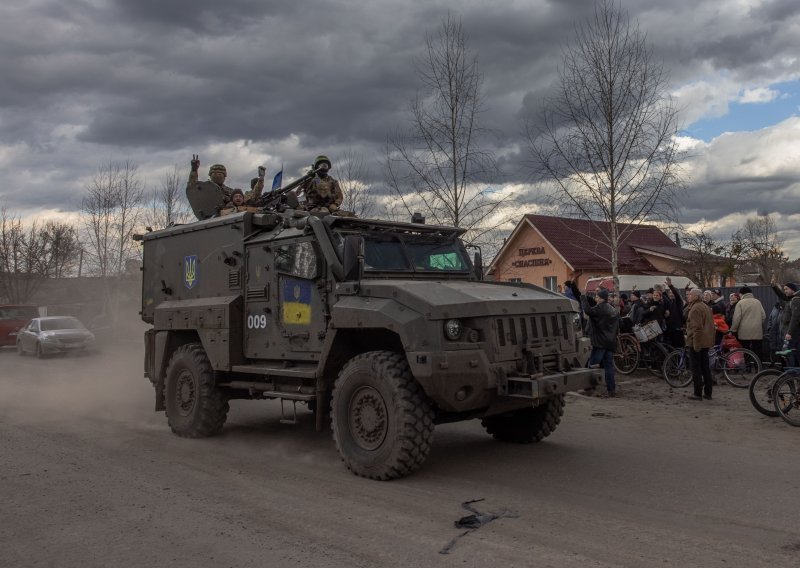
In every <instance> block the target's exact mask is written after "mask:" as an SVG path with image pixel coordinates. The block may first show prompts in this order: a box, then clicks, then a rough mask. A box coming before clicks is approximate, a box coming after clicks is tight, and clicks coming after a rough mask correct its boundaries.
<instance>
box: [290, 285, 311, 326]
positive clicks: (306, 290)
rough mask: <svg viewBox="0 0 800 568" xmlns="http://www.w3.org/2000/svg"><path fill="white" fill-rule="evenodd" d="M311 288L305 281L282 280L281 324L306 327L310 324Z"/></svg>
mask: <svg viewBox="0 0 800 568" xmlns="http://www.w3.org/2000/svg"><path fill="white" fill-rule="evenodd" d="M311 286H312V283H311V282H308V281H306V280H297V279H295V278H284V280H283V323H286V324H295V325H308V324H310V323H311Z"/></svg>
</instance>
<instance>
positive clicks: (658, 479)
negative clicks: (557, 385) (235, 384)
mask: <svg viewBox="0 0 800 568" xmlns="http://www.w3.org/2000/svg"><path fill="white" fill-rule="evenodd" d="M141 361H142V352H141V348H140V347H138V346H137V345H135V344H131V346H130V347H129V348H127V349H124V350H123V349H116V350H109V351H107V352H106V353H104V354H102V355H100V356H96V357H80V358H72V357H70V358H54V359H47V360H42V361H40V360H36V359H33V358H30V357H24V358H22V357H19V356H18V355H16V354H15V353H13V352H10V351H3V352H2V353H0V455H2V462H0V463H1V464H2V465H0V564H1V565H2V566H4V567H17V566H24V567H28V566H37V567H38V566H54V567H59V568H61V567H73V566H74V567H94V566H98V567H100V566H102V567H109V566H114V567H124V566H171V567H184V566H186V567H192V568H198V567H203V566H215V567H216V566H233V567H244V566H259V567H264V566H275V567H282V566H300V567H304V566H343V567H344V566H347V567H353V566H364V567H375V566H402V567H403V568H408V567H410V566H532V567H533V566H535V567H539V566H558V567H560V566H581V567H586V566H704V567H712V566H726V567H731V566H747V567H756V566H776V565H782V566H792V565H797V562H798V558H800V526H798V521H797V519H798V518H799V516H798V512H799V511H800V429H797V428H791V427H790V426H788V425H786V424H784V423H783V422H780V419H767V418H764V417H761V415H758V414H756V413H755V411H753V410H752V409H751V408H750V406H749V402H748V401H747V395H746V392H745V391H741V390H735V389H732V388H729V387H728V388H726V387H719V388H718V389H717V396H715V400H714V401H712V402H705V401H704V402H692V401H688V400H686V399H685V397H684V394H685V393H679V392H670V394H669V396H662V394H659V393H661V392H662V391H666V390H667V387H666V385H665V383H663V382H660V381H656V380H654V379H644V380H639V381H634V382H633V383H629V384H628V386H626V384H625V383H623V385H622V386H621V387H620V392H621V393H622V395H623V396H622V397H621V398H619V399H615V400H612V399H609V400H601V399H590V398H585V397H580V396H571V397H570V399H569V402H568V405H567V409H566V413H565V416H564V419H563V421H562V423H561V425H560V426H559V428H558V429H557V430H556V432H555V433H554V434H553V435H552V436H550V437H549V438H548V439H547V440H545V441H544V442H543V443H541V444H537V445H529V446H515V445H509V444H502V443H498V442H495V441H493V440H492V439H491V438H490V437H489V436H487V435H486V434H485V433H484V431H483V429H482V428H481V426H480V423H479V422H477V421H472V422H467V423H459V424H449V425H444V426H440V427H438V428H437V430H436V434H435V442H434V448H433V452H432V454H431V457H430V458H429V460H428V461H427V462H426V464H425V465H424V466H423V468H422V469H421V470H420V471H419V472H417V473H416V474H414V475H412V476H411V477H408V478H406V479H402V480H398V481H393V482H388V483H387V482H376V481H370V480H366V479H362V478H358V477H355V476H353V475H352V474H350V473H349V472H348V471H347V470H346V469H345V467H344V466H343V465H342V463H341V462H340V460H339V457H338V455H337V453H336V450H335V447H334V444H333V442H332V440H331V437H330V433H328V432H325V433H316V432H314V423H313V415H312V414H311V413H309V412H308V411H307V410H305V409H302V410H300V412H299V417H300V423H299V424H297V425H287V424H281V423H280V421H279V418H280V415H279V409H280V407H279V404H278V403H277V402H272V401H270V402H263V401H262V402H258V401H235V402H234V403H232V408H231V413H230V414H229V418H228V423H227V424H226V427H225V430H224V432H223V434H222V435H221V436H219V437H216V438H211V439H204V440H184V439H180V438H178V437H176V436H174V435H172V434H171V433H170V431H169V429H168V427H167V425H166V419H165V418H164V415H163V413H155V412H153V411H152V408H153V398H152V388H151V387H150V384H149V382H148V381H147V380H146V379H144V378H143V377H142V373H141V365H142V364H141ZM628 387H630V388H628ZM649 391H652V392H653V393H655V394H654V395H653V396H646V395H642V393H647V392H649ZM473 499H483V501H480V502H477V503H474V504H473V505H472V506H473V507H475V508H476V510H478V511H480V512H482V513H494V514H497V515H499V518H497V519H495V520H493V521H491V522H489V523H487V524H485V525H484V526H482V527H481V528H479V529H476V530H472V531H465V530H459V529H456V528H455V527H454V521H456V520H457V519H459V518H460V517H462V516H465V515H468V514H469V512H468V511H466V510H465V509H464V508H463V507H462V503H463V502H465V501H469V500H473ZM454 539H455V540H454ZM448 546H449V553H448V554H442V551H443V549H445V548H446V547H448Z"/></svg>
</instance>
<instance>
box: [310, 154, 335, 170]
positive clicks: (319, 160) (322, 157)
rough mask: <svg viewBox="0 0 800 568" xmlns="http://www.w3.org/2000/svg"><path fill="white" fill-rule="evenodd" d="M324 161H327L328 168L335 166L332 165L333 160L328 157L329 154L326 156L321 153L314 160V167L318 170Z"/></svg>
mask: <svg viewBox="0 0 800 568" xmlns="http://www.w3.org/2000/svg"><path fill="white" fill-rule="evenodd" d="M323 162H324V163H326V164H328V169H331V168H332V167H333V166H332V165H331V160H330V158H328V156H325V155H324V154H320V155H319V156H317V158H316V159H315V160H314V169H315V170H316V169H317V168H318V167H319V165H320V164H321V163H323Z"/></svg>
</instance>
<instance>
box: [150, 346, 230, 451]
mask: <svg viewBox="0 0 800 568" xmlns="http://www.w3.org/2000/svg"><path fill="white" fill-rule="evenodd" d="M164 400H165V403H166V410H167V422H168V423H169V427H170V428H171V429H172V431H173V432H174V433H175V434H177V435H178V436H181V437H183V438H205V437H208V436H213V435H215V434H219V432H220V431H221V430H222V426H223V425H224V424H225V419H226V418H227V416H228V408H229V407H228V397H227V396H225V393H224V392H223V391H222V390H221V389H219V388H218V387H217V386H216V385H215V384H214V371H213V370H212V369H211V363H210V362H209V360H208V356H207V355H206V352H205V351H204V350H203V347H202V345H200V344H199V343H188V344H186V345H182V346H181V347H179V348H178V349H176V350H175V352H174V353H173V354H172V357H171V358H170V361H169V365H168V366H167V376H166V380H165V381H164Z"/></svg>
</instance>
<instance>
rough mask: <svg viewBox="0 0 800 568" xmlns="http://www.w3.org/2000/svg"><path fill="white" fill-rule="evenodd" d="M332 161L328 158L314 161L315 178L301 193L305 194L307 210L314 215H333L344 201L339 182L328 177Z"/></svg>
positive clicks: (301, 189)
mask: <svg viewBox="0 0 800 568" xmlns="http://www.w3.org/2000/svg"><path fill="white" fill-rule="evenodd" d="M330 169H331V161H330V159H329V158H328V156H317V159H316V160H314V170H316V173H315V174H314V177H312V178H311V179H310V180H308V181H307V182H305V183H304V184H303V186H302V187H301V188H300V190H299V193H305V196H306V202H305V208H306V210H308V211H311V212H312V213H333V212H334V211H338V210H339V207H341V206H342V201H344V194H343V193H342V188H341V187H339V182H338V181H337V180H336V179H334V178H333V177H331V176H329V175H328V171H329V170H330Z"/></svg>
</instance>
